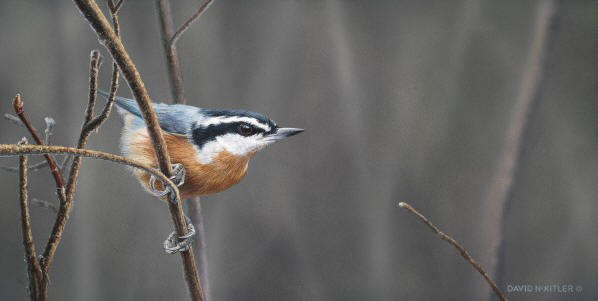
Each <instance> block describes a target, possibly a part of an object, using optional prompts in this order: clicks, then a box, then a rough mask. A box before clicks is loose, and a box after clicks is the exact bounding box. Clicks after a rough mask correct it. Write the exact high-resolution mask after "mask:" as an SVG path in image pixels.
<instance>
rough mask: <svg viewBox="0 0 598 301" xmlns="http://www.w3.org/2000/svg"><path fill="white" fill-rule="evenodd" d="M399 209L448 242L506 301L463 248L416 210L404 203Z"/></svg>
mask: <svg viewBox="0 0 598 301" xmlns="http://www.w3.org/2000/svg"><path fill="white" fill-rule="evenodd" d="M399 207H401V208H404V209H407V210H408V211H409V212H411V213H413V215H415V216H416V217H417V218H419V220H421V221H422V222H423V223H424V224H426V226H428V227H429V228H430V229H431V230H432V231H434V233H436V234H437V235H438V236H439V237H440V239H442V240H444V241H446V242H448V243H449V244H450V245H451V246H453V247H455V249H457V251H459V253H460V254H461V256H463V258H465V260H467V261H468V262H469V263H470V264H471V265H472V266H473V267H474V268H475V269H476V270H477V271H478V272H479V273H480V274H481V275H482V277H484V279H485V280H486V282H487V283H488V284H489V285H490V287H492V290H493V291H494V293H495V294H496V295H497V296H498V298H500V300H503V301H506V300H507V298H506V297H505V294H504V293H503V292H501V290H500V289H499V288H498V287H497V286H496V284H495V283H494V281H492V279H490V276H488V273H486V271H484V269H483V268H482V266H480V264H479V263H478V262H477V261H475V259H473V258H472V257H471V256H470V255H469V253H468V252H467V250H465V248H464V247H463V246H461V245H460V244H459V243H458V242H457V241H456V240H454V239H453V238H452V237H450V236H448V235H446V234H444V232H442V231H440V229H438V227H436V226H435V225H434V224H432V222H430V220H428V219H427V218H426V217H425V216H423V215H422V214H421V213H419V212H418V211H417V210H415V208H413V207H411V205H409V204H407V203H404V202H400V203H399Z"/></svg>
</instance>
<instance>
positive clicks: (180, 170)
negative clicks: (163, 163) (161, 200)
mask: <svg viewBox="0 0 598 301" xmlns="http://www.w3.org/2000/svg"><path fill="white" fill-rule="evenodd" d="M171 169H172V177H170V180H171V181H172V182H173V183H174V184H175V185H176V186H177V187H181V186H183V184H185V166H183V164H180V163H175V164H172V165H171ZM164 186H165V188H164V190H159V189H156V177H155V176H154V175H151V176H150V180H149V189H150V191H151V192H152V193H153V194H154V195H155V196H157V197H163V196H165V195H167V194H168V193H170V192H171V190H172V189H170V187H168V186H166V185H164ZM171 201H172V202H176V197H175V196H174V193H172V194H171Z"/></svg>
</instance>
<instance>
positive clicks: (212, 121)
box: [198, 116, 272, 132]
mask: <svg viewBox="0 0 598 301" xmlns="http://www.w3.org/2000/svg"><path fill="white" fill-rule="evenodd" d="M232 122H246V123H249V124H251V125H254V126H257V127H259V128H262V129H263V130H265V131H266V132H268V131H270V130H271V129H272V128H270V126H269V125H267V124H263V123H261V122H259V121H258V120H257V119H255V118H251V117H246V116H217V117H211V118H207V119H205V120H202V121H201V122H198V123H199V125H200V126H202V127H205V126H209V125H216V124H221V123H232Z"/></svg>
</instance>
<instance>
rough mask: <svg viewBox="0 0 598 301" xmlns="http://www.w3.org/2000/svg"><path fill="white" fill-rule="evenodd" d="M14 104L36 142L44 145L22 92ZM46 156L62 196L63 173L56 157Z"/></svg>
mask: <svg viewBox="0 0 598 301" xmlns="http://www.w3.org/2000/svg"><path fill="white" fill-rule="evenodd" d="M12 106H13V109H14V111H15V113H16V114H17V116H18V117H19V119H20V120H21V122H22V123H23V125H25V127H26V128H27V130H28V131H29V133H30V134H31V136H32V137H33V140H35V143H37V144H38V145H43V144H44V142H43V141H42V139H41V138H40V137H39V135H38V134H37V131H36V130H35V128H33V126H32V125H31V122H29V119H28V118H27V115H25V111H24V110H23V101H21V95H20V94H17V95H16V96H15V98H14V100H13V102H12ZM44 157H45V158H46V161H47V162H48V166H49V167H50V172H51V173H52V176H53V177H54V182H55V183H56V192H57V194H58V195H59V197H60V196H61V194H64V181H63V180H62V175H61V174H60V170H58V166H57V165H56V161H54V158H53V157H52V156H50V155H45V156H44Z"/></svg>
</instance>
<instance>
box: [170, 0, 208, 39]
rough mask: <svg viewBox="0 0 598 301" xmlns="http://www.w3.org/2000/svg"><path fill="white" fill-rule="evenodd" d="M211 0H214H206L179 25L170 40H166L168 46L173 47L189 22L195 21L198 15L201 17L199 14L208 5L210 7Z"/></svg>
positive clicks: (187, 27)
mask: <svg viewBox="0 0 598 301" xmlns="http://www.w3.org/2000/svg"><path fill="white" fill-rule="evenodd" d="M212 2H214V0H206V1H205V2H204V3H203V4H202V5H201V6H200V7H199V8H198V9H197V11H195V13H194V14H193V15H191V17H189V19H187V21H185V23H183V25H181V27H180V28H179V29H178V30H177V31H176V32H175V33H174V34H173V35H172V37H171V38H170V41H169V42H168V45H169V47H173V46H174V45H175V44H176V42H177V41H178V39H179V38H180V37H181V36H182V35H183V33H184V32H185V31H186V30H187V29H189V27H190V26H191V24H193V22H195V21H197V19H199V17H201V15H202V14H203V13H204V12H205V11H206V10H207V9H208V7H210V5H211V4H212Z"/></svg>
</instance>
